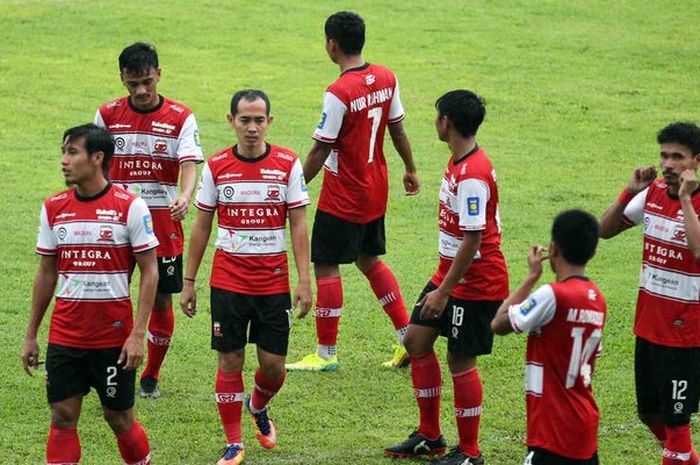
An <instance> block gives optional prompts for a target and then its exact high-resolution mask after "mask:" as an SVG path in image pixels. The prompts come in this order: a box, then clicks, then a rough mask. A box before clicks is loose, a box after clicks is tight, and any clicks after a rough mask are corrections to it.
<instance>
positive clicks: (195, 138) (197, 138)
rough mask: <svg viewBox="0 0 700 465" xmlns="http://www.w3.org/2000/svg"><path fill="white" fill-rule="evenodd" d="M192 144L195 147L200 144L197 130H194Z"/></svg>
mask: <svg viewBox="0 0 700 465" xmlns="http://www.w3.org/2000/svg"><path fill="white" fill-rule="evenodd" d="M194 145H196V146H197V147H201V146H202V140H201V139H200V138H199V131H195V132H194Z"/></svg>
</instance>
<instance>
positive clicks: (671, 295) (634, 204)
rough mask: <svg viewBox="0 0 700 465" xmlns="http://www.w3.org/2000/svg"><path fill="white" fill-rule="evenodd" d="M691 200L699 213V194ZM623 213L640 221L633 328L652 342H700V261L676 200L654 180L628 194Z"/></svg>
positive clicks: (676, 344) (692, 344)
mask: <svg viewBox="0 0 700 465" xmlns="http://www.w3.org/2000/svg"><path fill="white" fill-rule="evenodd" d="M692 202H693V208H694V210H695V212H700V195H698V194H697V193H696V194H694V195H693V198H692ZM625 218H626V220H627V222H628V224H639V223H643V224H644V255H643V257H642V269H641V272H640V273H639V296H638V298H637V312H636V314H635V320H634V333H635V334H636V335H637V336H639V337H642V338H644V339H646V340H648V341H650V342H653V343H654V344H660V345H664V346H671V347H700V263H698V262H697V261H696V260H695V258H694V257H693V254H692V252H691V251H690V249H689V248H688V241H687V239H686V237H685V226H684V224H683V210H682V209H681V204H680V201H679V200H678V198H676V197H675V196H673V197H672V196H671V195H670V194H669V191H668V185H667V184H666V183H665V182H664V181H663V180H661V179H659V180H656V181H654V182H653V183H652V184H651V185H650V186H649V187H648V188H647V189H646V190H644V191H642V192H640V193H639V194H638V195H636V196H635V197H634V199H632V201H631V202H630V203H629V204H628V205H627V207H626V208H625Z"/></svg>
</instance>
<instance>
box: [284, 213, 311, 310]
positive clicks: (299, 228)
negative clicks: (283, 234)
mask: <svg viewBox="0 0 700 465" xmlns="http://www.w3.org/2000/svg"><path fill="white" fill-rule="evenodd" d="M289 228H290V230H291V234H292V250H293V251H294V262H295V264H296V267H297V274H298V275H299V280H298V282H297V287H296V288H295V289H294V296H293V299H292V304H293V305H294V307H296V306H297V305H299V318H304V317H305V316H306V314H307V313H309V310H311V273H310V266H309V234H308V228H307V225H306V207H298V208H293V209H291V210H289Z"/></svg>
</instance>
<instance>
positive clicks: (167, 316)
mask: <svg viewBox="0 0 700 465" xmlns="http://www.w3.org/2000/svg"><path fill="white" fill-rule="evenodd" d="M119 72H120V76H121V80H122V83H123V84H124V87H126V89H127V90H128V91H129V95H128V96H126V97H122V98H120V99H117V100H113V101H111V102H108V103H106V104H104V105H102V106H101V107H100V108H99V109H98V110H97V113H96V114H95V124H96V125H98V126H101V127H104V128H107V130H108V131H109V132H111V133H112V134H113V135H114V137H115V140H116V150H115V153H114V163H113V164H112V170H111V178H112V182H114V183H115V184H119V185H122V186H124V188H125V189H127V190H129V191H130V192H132V193H134V194H137V195H139V196H141V198H143V199H144V200H145V201H146V204H147V205H148V208H149V209H150V210H151V214H152V215H153V225H154V226H153V227H154V229H155V232H156V237H157V238H158V241H159V242H160V245H159V246H158V250H157V251H156V253H157V254H158V269H159V281H158V292H157V294H156V301H155V305H154V307H153V312H152V313H151V319H150V321H149V322H148V361H147V363H146V368H144V370H143V373H142V374H141V382H140V385H141V386H140V390H139V392H140V395H141V397H144V398H154V399H155V398H157V397H159V396H160V389H159V388H158V379H159V378H160V368H161V366H162V365H163V360H164V359H165V354H166V353H167V351H168V348H169V347H170V341H171V338H172V335H173V328H174V326H175V317H174V315H173V303H172V297H171V294H174V293H178V292H180V291H181V290H182V251H183V242H184V239H183V233H182V225H181V221H182V220H183V219H184V217H185V215H186V214H187V209H188V206H189V203H190V198H191V196H192V193H193V191H194V187H195V183H196V176H197V174H196V167H195V164H196V163H201V162H202V161H203V158H204V157H203V155H202V149H201V147H200V143H199V130H198V129H197V122H196V121H195V118H194V114H193V113H192V111H190V109H189V108H187V107H186V106H184V105H182V104H181V103H178V102H176V101H174V100H171V99H168V98H165V97H163V96H162V95H160V94H158V91H157V87H158V82H159V81H160V75H161V70H160V67H159V64H158V54H157V53H156V49H155V48H154V47H153V46H152V45H149V44H145V43H143V42H137V43H135V44H133V45H130V46H128V47H126V48H125V49H124V50H123V51H122V53H121V55H119ZM180 173H181V174H180ZM179 175H180V176H181V178H180V193H179V194H178V192H177V184H178V176H179Z"/></svg>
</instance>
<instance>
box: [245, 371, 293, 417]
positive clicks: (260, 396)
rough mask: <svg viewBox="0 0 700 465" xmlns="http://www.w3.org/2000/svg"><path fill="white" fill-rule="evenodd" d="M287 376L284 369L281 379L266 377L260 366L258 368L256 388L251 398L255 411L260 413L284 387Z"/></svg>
mask: <svg viewBox="0 0 700 465" xmlns="http://www.w3.org/2000/svg"><path fill="white" fill-rule="evenodd" d="M285 377H286V373H285V372H284V371H282V376H280V377H279V379H276V380H270V379H267V378H266V377H265V374H264V373H263V371H262V370H261V369H260V368H258V369H257V371H256V372H255V389H253V395H252V396H251V399H250V404H251V407H252V410H253V413H258V412H260V411H262V410H264V409H265V407H266V406H267V404H268V403H269V402H270V399H272V398H273V397H274V396H275V394H277V393H278V392H279V390H280V389H282V385H283V384H284V378H285Z"/></svg>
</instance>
